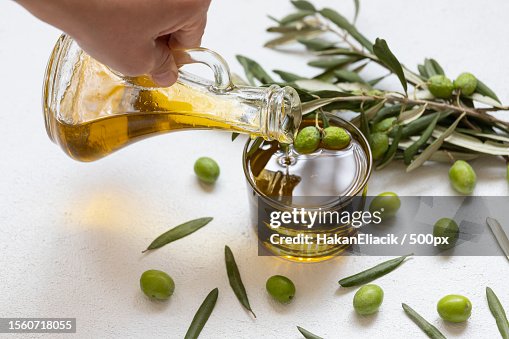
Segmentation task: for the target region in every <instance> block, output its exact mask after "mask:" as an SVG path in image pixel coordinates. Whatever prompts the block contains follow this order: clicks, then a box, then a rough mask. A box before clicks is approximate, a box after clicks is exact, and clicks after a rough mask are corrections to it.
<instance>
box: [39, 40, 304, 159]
mask: <svg viewBox="0 0 509 339" xmlns="http://www.w3.org/2000/svg"><path fill="white" fill-rule="evenodd" d="M185 52H186V53H187V54H186V55H187V56H188V57H189V58H190V59H191V58H194V59H196V60H191V62H201V63H205V64H207V65H209V66H210V67H211V68H212V69H213V70H214V72H215V73H214V75H215V82H210V81H207V80H204V79H201V78H199V77H196V76H193V75H191V74H188V73H185V72H180V75H179V81H178V82H177V83H175V84H174V85H172V86H171V87H167V88H157V87H153V84H152V83H150V82H149V81H147V79H146V78H143V77H142V78H137V79H134V80H133V79H132V78H127V77H123V76H121V75H118V74H117V73H115V72H113V71H111V70H110V69H109V68H108V67H106V66H104V65H102V64H101V63H99V62H98V61H96V60H95V59H93V58H92V57H90V56H89V55H87V54H86V53H85V52H83V51H82V50H81V49H80V48H79V47H78V45H77V44H76V43H75V42H74V41H73V40H72V39H71V38H69V37H68V36H65V35H64V36H62V37H61V38H60V40H59V41H58V42H57V45H56V46H55V49H54V51H53V54H52V56H51V58H50V62H49V64H48V69H47V73H46V81H45V87H44V113H45V120H46V128H47V131H48V134H49V136H50V138H51V139H52V140H53V141H54V142H55V143H57V144H59V145H60V146H61V148H62V149H63V150H64V151H65V152H66V153H67V154H68V155H69V156H71V157H72V158H74V159H76V160H80V161H93V160H96V159H99V158H102V157H104V156H106V155H108V154H110V153H112V152H114V151H116V150H118V149H120V148H122V147H125V146H127V145H129V144H131V143H133V142H136V141H138V140H141V139H144V138H146V137H149V136H153V135H158V134H161V133H167V132H171V131H179V130H187V129H221V130H228V131H234V132H240V133H247V134H250V135H253V136H261V137H263V138H265V139H267V140H278V141H281V142H291V141H292V140H293V135H294V134H295V130H296V128H297V127H298V126H299V124H300V119H301V113H300V101H299V98H298V95H297V93H296V92H295V91H294V90H293V89H292V88H289V87H284V88H280V87H279V86H270V87H263V88H256V87H237V86H234V85H232V84H231V82H230V80H229V71H228V68H227V65H226V63H224V60H222V58H220V57H219V56H218V55H217V54H215V53H214V52H211V51H208V50H205V49H196V50H188V51H185Z"/></svg>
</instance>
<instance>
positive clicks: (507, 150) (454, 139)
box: [433, 127, 509, 155]
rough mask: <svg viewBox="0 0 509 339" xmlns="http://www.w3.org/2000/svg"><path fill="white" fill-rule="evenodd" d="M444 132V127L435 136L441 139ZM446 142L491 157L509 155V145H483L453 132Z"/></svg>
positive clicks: (471, 138)
mask: <svg viewBox="0 0 509 339" xmlns="http://www.w3.org/2000/svg"><path fill="white" fill-rule="evenodd" d="M444 131H445V128H444V127H437V128H436V129H435V131H434V132H433V136H434V137H439V136H440V135H441V134H442V133H443V132H444ZM445 141H446V142H447V143H449V144H452V145H456V146H460V147H463V148H466V149H469V150H472V151H476V152H482V153H486V154H491V155H509V147H507V145H504V144H498V145H495V144H488V143H483V142H482V141H481V140H479V139H477V138H474V137H472V136H469V135H466V134H462V133H458V132H452V133H451V135H449V136H448V137H447V139H446V140H445Z"/></svg>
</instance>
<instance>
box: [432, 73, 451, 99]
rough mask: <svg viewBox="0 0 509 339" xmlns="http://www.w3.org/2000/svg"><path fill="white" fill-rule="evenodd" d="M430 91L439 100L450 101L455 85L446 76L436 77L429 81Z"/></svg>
mask: <svg viewBox="0 0 509 339" xmlns="http://www.w3.org/2000/svg"><path fill="white" fill-rule="evenodd" d="M428 89H429V91H430V92H431V94H433V95H434V96H435V97H437V98H442V99H449V98H450V97H451V95H452V92H453V91H454V85H453V83H452V81H451V80H450V79H449V78H447V77H446V76H445V75H434V76H432V77H431V78H429V80H428Z"/></svg>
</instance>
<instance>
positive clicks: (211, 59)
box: [110, 47, 234, 93]
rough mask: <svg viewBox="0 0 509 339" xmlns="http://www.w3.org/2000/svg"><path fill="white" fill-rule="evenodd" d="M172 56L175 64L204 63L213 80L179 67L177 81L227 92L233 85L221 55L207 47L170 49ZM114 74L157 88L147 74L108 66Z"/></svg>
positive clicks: (135, 83) (147, 86) (136, 83)
mask: <svg viewBox="0 0 509 339" xmlns="http://www.w3.org/2000/svg"><path fill="white" fill-rule="evenodd" d="M172 53H173V58H174V59H175V62H176V64H177V66H183V65H188V64H197V63H198V64H204V65H206V66H208V67H209V68H210V69H211V70H212V72H213V73H214V81H209V80H206V79H204V78H202V77H200V76H197V75H194V74H192V73H189V72H186V71H183V70H181V69H179V79H178V80H179V81H180V80H183V81H184V82H187V83H193V84H195V85H198V86H207V87H209V89H210V90H212V91H214V92H219V93H223V92H227V91H229V90H231V89H232V88H233V87H234V86H233V83H232V81H231V75H230V68H229V67H228V64H227V63H226V61H225V60H224V59H223V57H222V56H220V55H219V54H217V53H216V52H214V51H212V50H210V49H207V48H201V47H198V48H186V49H175V50H172ZM110 71H111V72H112V73H113V74H115V75H116V76H118V77H120V78H122V79H123V80H124V81H126V82H128V83H129V84H131V85H133V86H135V87H138V88H144V89H147V88H149V89H150V88H158V86H157V85H156V84H155V83H154V82H153V81H152V79H151V78H150V77H149V76H146V75H143V76H137V77H129V76H125V75H122V74H120V73H118V72H116V71H114V70H113V69H111V68H110Z"/></svg>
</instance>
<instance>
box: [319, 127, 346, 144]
mask: <svg viewBox="0 0 509 339" xmlns="http://www.w3.org/2000/svg"><path fill="white" fill-rule="evenodd" d="M350 140H351V138H350V134H348V132H347V131H346V130H345V129H344V128H341V127H336V126H330V127H327V128H325V129H324V130H323V137H322V143H323V146H324V147H325V148H327V149H334V150H338V149H343V148H345V147H346V146H348V145H349V144H350Z"/></svg>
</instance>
